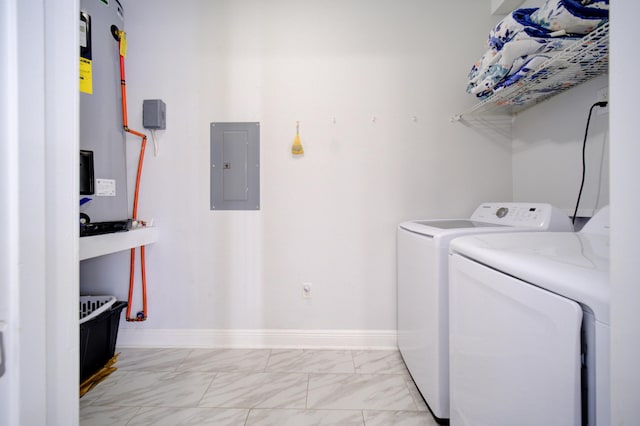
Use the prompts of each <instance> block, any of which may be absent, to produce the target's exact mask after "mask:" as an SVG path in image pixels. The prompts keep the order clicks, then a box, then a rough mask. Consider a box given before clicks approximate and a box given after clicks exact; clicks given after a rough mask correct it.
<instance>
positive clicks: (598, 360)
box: [450, 208, 610, 426]
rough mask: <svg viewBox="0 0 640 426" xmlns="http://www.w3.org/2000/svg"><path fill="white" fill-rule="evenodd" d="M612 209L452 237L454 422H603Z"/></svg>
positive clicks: (606, 390)
mask: <svg viewBox="0 0 640 426" xmlns="http://www.w3.org/2000/svg"><path fill="white" fill-rule="evenodd" d="M608 222H609V221H608V208H605V209H603V210H601V211H600V212H598V213H597V215H596V216H594V217H593V218H592V219H591V220H590V221H589V222H588V223H587V225H585V227H584V228H583V229H582V230H581V231H580V232H578V233H566V232H565V233H556V232H544V233H513V234H512V233H503V234H494V235H476V236H469V237H463V238H460V239H456V240H455V241H453V242H452V243H451V259H450V292H451V293H450V321H451V323H450V380H451V424H452V425H456V426H458V425H515V424H517V425H536V426H538V425H563V426H565V425H584V424H587V425H608V424H609V415H610V403H609V237H608Z"/></svg>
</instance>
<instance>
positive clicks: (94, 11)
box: [80, 0, 129, 222]
mask: <svg viewBox="0 0 640 426" xmlns="http://www.w3.org/2000/svg"><path fill="white" fill-rule="evenodd" d="M114 26H115V27H117V28H118V29H120V30H124V11H123V8H122V5H121V4H120V2H119V1H118V0H80V149H81V151H82V152H83V153H84V155H85V156H86V155H88V154H87V153H91V157H92V160H93V161H92V163H93V170H92V171H91V173H89V172H88V171H87V170H85V171H84V172H83V173H81V178H84V179H89V178H88V177H87V176H90V179H93V182H91V184H89V182H81V184H80V187H81V194H82V197H83V198H84V197H86V198H90V199H91V200H90V201H88V202H85V203H84V204H83V205H82V206H81V207H80V212H81V213H84V214H86V215H88V216H89V217H90V219H91V222H107V221H123V220H126V219H127V218H128V217H129V214H128V198H127V173H126V156H125V155H126V151H125V135H124V131H123V128H122V110H121V102H122V100H121V99H122V97H121V92H120V69H119V50H118V42H117V40H116V39H115V38H114V35H113V32H112V27H114ZM85 158H86V157H85ZM81 164H83V166H84V167H85V168H86V167H87V166H86V164H84V163H82V162H81ZM89 187H90V188H91V191H89V193H87V189H86V188H89Z"/></svg>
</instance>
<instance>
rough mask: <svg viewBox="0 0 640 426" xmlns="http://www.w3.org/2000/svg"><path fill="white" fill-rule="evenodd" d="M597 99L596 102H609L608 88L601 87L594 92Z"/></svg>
mask: <svg viewBox="0 0 640 426" xmlns="http://www.w3.org/2000/svg"><path fill="white" fill-rule="evenodd" d="M596 96H597V98H598V99H597V100H596V102H609V88H608V87H603V88H602V89H600V90H598V91H597V92H596Z"/></svg>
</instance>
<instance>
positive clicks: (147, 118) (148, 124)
mask: <svg viewBox="0 0 640 426" xmlns="http://www.w3.org/2000/svg"><path fill="white" fill-rule="evenodd" d="M142 125H143V126H144V128H145V129H154V130H164V129H166V128H167V106H166V105H165V103H164V102H162V100H160V99H145V100H144V101H143V102H142Z"/></svg>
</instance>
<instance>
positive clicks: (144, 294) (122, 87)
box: [118, 32, 147, 321]
mask: <svg viewBox="0 0 640 426" xmlns="http://www.w3.org/2000/svg"><path fill="white" fill-rule="evenodd" d="M122 36H123V32H119V37H118V50H119V51H120V91H121V92H122V127H123V129H124V131H125V132H127V133H131V134H132V135H135V136H138V137H139V138H141V139H142V143H141V145H140V157H139V158H138V172H137V174H136V189H135V192H134V195H133V214H132V216H131V218H132V219H134V220H135V219H137V217H138V196H139V194H140V178H141V176H142V163H143V161H144V151H145V148H146V147H147V136H146V135H145V134H144V133H140V132H137V131H135V130H132V129H130V128H129V122H128V119H127V83H126V81H125V74H124V55H123V53H122V48H121V47H122ZM130 260H131V262H130V266H129V301H128V302H129V303H128V304H127V316H126V320H127V321H144V320H146V319H147V273H146V267H145V258H144V246H141V247H140V270H141V275H142V312H141V313H139V314H138V315H136V316H135V317H133V318H132V317H131V300H132V298H133V287H134V283H135V263H136V249H135V247H134V248H132V249H131V259H130Z"/></svg>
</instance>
